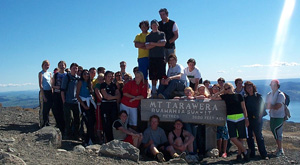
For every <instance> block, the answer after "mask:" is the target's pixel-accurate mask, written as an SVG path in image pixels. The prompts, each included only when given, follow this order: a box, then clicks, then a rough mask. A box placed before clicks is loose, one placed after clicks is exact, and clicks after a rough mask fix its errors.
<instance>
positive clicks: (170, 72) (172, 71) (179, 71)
mask: <svg viewBox="0 0 300 165" xmlns="http://www.w3.org/2000/svg"><path fill="white" fill-rule="evenodd" d="M179 74H182V75H181V77H180V80H183V81H185V82H186V80H187V79H186V75H184V68H183V66H182V65H180V64H176V66H174V67H173V68H171V67H170V68H169V69H168V73H167V76H168V77H171V76H176V75H179Z"/></svg>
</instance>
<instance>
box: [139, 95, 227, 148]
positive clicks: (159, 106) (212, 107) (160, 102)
mask: <svg viewBox="0 0 300 165" xmlns="http://www.w3.org/2000/svg"><path fill="white" fill-rule="evenodd" d="M152 115H157V116H159V118H160V121H162V122H174V121H175V120H176V119H181V120H182V121H183V122H185V123H195V124H205V125H206V133H205V134H206V138H205V139H206V147H205V148H206V150H210V149H212V148H216V145H217V144H216V142H217V138H216V136H217V135H216V134H217V133H216V130H217V129H216V126H224V125H225V122H226V104H225V102H224V101H223V100H220V101H219V100H218V101H216V100H209V99H204V100H167V99H143V100H142V101H141V120H143V121H148V120H149V118H150V117H151V116H152Z"/></svg>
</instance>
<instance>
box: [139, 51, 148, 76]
mask: <svg viewBox="0 0 300 165" xmlns="http://www.w3.org/2000/svg"><path fill="white" fill-rule="evenodd" d="M138 64H139V71H141V72H142V73H143V75H144V79H145V80H148V69H149V57H143V58H138Z"/></svg>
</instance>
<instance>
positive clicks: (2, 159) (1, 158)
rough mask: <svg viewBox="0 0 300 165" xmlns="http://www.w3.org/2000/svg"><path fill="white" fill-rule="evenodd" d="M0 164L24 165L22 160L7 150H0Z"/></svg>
mask: <svg viewBox="0 0 300 165" xmlns="http://www.w3.org/2000/svg"><path fill="white" fill-rule="evenodd" d="M0 164H17V165H26V163H25V162H24V160H22V159H21V158H19V157H17V156H15V155H12V154H9V153H7V152H0Z"/></svg>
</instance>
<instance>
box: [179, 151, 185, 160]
mask: <svg viewBox="0 0 300 165" xmlns="http://www.w3.org/2000/svg"><path fill="white" fill-rule="evenodd" d="M179 158H181V159H183V160H186V153H185V152H182V153H181V154H180V155H179Z"/></svg>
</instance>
